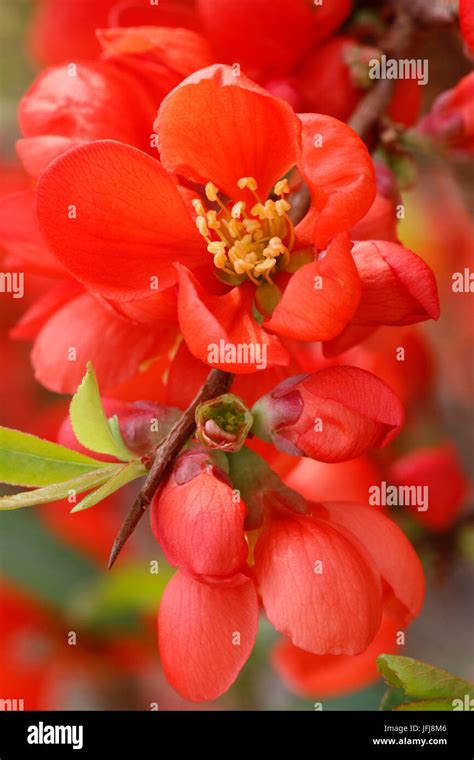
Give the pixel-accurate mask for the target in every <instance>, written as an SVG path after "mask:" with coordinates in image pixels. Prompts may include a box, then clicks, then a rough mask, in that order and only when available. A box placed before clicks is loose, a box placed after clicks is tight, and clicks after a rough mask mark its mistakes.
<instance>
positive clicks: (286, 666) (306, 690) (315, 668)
mask: <svg viewBox="0 0 474 760" xmlns="http://www.w3.org/2000/svg"><path fill="white" fill-rule="evenodd" d="M399 630H400V625H399V624H398V623H397V621H396V620H393V619H392V618H390V617H388V616H387V615H384V616H383V618H382V623H381V626H380V628H379V630H378V632H377V634H376V636H375V638H374V639H373V641H372V642H371V643H370V644H369V646H368V647H367V649H366V650H365V651H364V652H362V654H358V655H356V656H354V657H352V656H350V655H346V654H340V655H332V654H326V655H317V654H312V653H311V652H305V651H304V649H299V648H298V647H295V646H294V644H292V643H291V641H288V640H287V639H286V640H282V641H280V642H279V643H278V644H277V645H276V647H275V648H274V650H273V652H272V663H273V665H274V667H275V670H276V671H277V673H278V675H279V676H280V678H281V679H282V681H283V682H284V683H285V684H286V685H287V686H288V688H289V689H291V691H294V692H296V693H297V694H301V695H302V696H303V697H320V698H322V699H330V698H332V697H338V696H341V695H343V694H347V693H349V692H352V691H355V690H356V689H362V688H364V687H366V686H369V685H370V684H371V683H374V682H375V681H377V680H378V679H379V678H380V673H379V672H378V670H377V666H376V664H375V660H376V658H377V657H378V656H379V654H391V653H394V652H398V651H399V647H398V646H397V643H396V641H397V634H398V633H399Z"/></svg>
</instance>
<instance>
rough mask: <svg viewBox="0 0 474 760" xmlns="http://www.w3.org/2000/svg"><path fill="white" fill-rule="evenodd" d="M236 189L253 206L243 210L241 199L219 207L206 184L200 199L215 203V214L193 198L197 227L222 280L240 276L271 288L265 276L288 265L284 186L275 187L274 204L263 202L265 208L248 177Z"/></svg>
mask: <svg viewBox="0 0 474 760" xmlns="http://www.w3.org/2000/svg"><path fill="white" fill-rule="evenodd" d="M237 184H238V187H239V189H240V190H244V189H247V190H249V191H250V192H251V193H252V194H253V195H254V196H255V198H256V200H257V203H256V204H255V205H254V206H253V207H252V209H251V210H250V211H246V203H245V202H244V201H241V200H240V201H237V202H235V203H233V204H228V205H225V204H224V203H223V202H222V201H221V199H220V198H219V189H218V188H217V187H216V185H214V184H213V183H212V182H208V183H207V184H206V186H205V193H206V197H207V198H208V200H209V201H211V202H212V203H217V204H218V206H219V207H220V210H219V209H217V210H216V209H211V210H209V211H208V210H207V209H206V208H205V206H204V203H203V202H202V201H201V200H200V199H198V198H195V199H194V200H193V201H192V203H193V207H194V208H195V210H196V213H197V218H196V225H197V228H198V230H199V232H200V233H201V235H202V236H203V237H204V238H205V239H206V242H207V250H208V251H209V253H211V254H212V256H213V260H214V266H215V267H216V269H217V270H219V271H220V272H225V273H226V274H228V275H239V276H243V275H245V276H247V277H248V278H249V280H251V281H252V282H253V283H254V284H255V285H259V284H260V283H261V282H262V281H263V280H266V281H267V282H268V283H270V284H271V283H272V280H271V275H273V274H274V273H275V272H276V271H277V270H280V269H281V268H282V267H283V266H285V265H286V264H287V263H288V261H289V258H290V252H291V250H292V248H293V245H294V241H295V232H294V227H293V224H292V222H291V220H290V217H289V216H288V213H287V212H288V211H289V210H290V208H291V205H290V203H288V201H286V200H285V199H284V197H283V196H284V195H285V194H286V193H288V192H289V185H288V182H287V181H286V180H280V181H279V182H277V183H276V185H275V187H274V193H275V195H277V196H278V200H276V201H274V200H272V199H271V198H269V199H267V200H266V201H265V203H263V202H262V200H261V199H260V198H259V197H258V195H257V193H256V190H257V187H258V185H257V182H256V180H255V178H254V177H241V178H240V179H239V181H238V183H237ZM288 236H289V240H288Z"/></svg>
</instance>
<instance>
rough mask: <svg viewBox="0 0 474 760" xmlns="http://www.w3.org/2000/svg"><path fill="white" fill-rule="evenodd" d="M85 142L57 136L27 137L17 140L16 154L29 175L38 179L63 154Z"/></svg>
mask: <svg viewBox="0 0 474 760" xmlns="http://www.w3.org/2000/svg"><path fill="white" fill-rule="evenodd" d="M83 142H84V141H83V140H77V139H74V138H71V137H61V136H56V135H43V136H41V137H26V138H24V139H23V140H17V143H16V152H17V153H18V156H19V158H20V161H21V162H22V164H23V166H24V167H25V170H26V171H27V172H28V174H29V175H30V176H31V177H33V178H34V179H37V178H38V177H39V176H40V174H41V173H42V172H44V170H45V169H46V167H47V166H48V164H50V163H51V161H53V160H54V159H55V158H57V157H58V156H60V155H61V153H65V152H66V151H67V150H70V149H71V148H75V147H76V146H77V145H82V143H83Z"/></svg>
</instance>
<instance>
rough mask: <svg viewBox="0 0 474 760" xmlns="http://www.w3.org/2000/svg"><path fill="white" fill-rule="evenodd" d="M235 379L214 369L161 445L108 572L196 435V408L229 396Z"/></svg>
mask: <svg viewBox="0 0 474 760" xmlns="http://www.w3.org/2000/svg"><path fill="white" fill-rule="evenodd" d="M232 378H233V375H231V374H230V373H229V372H223V371H222V370H220V369H213V370H212V371H211V372H210V373H209V375H208V377H207V380H206V382H205V383H204V385H203V386H202V388H201V390H200V391H199V393H198V394H197V396H196V398H195V399H194V401H193V402H192V403H191V404H190V405H189V406H188V408H187V409H186V411H185V412H183V414H182V416H181V417H180V418H179V420H178V421H177V422H176V423H175V424H174V425H173V427H172V428H171V430H170V432H169V433H168V435H167V436H166V438H164V439H163V441H162V442H161V443H160V445H159V446H158V448H157V449H156V452H155V457H154V460H153V463H152V465H151V468H150V471H149V473H148V476H147V479H146V480H145V482H144V484H143V486H142V488H141V489H140V493H139V494H138V496H137V498H136V499H135V501H134V503H133V505H132V506H131V508H130V510H129V512H128V514H127V517H126V518H125V521H124V523H123V525H122V527H121V528H120V530H119V532H118V534H117V538H116V539H115V541H114V544H113V546H112V551H111V552H110V557H109V563H108V568H109V570H110V568H111V567H112V565H113V564H114V562H115V560H116V559H117V557H118V555H119V554H120V552H121V550H122V548H123V547H124V545H125V542H126V541H127V539H128V538H129V537H130V536H131V534H132V533H133V531H134V530H135V528H136V526H137V524H138V522H139V520H140V519H141V517H142V516H143V514H144V512H145V510H146V509H147V507H148V506H149V505H150V503H151V500H152V499H153V497H154V495H155V493H156V492H157V490H158V488H159V487H160V485H161V484H162V482H163V480H164V478H165V477H166V476H167V475H168V474H169V472H170V470H171V468H172V467H173V464H174V462H175V459H176V457H177V456H178V454H179V453H180V451H181V449H182V448H183V446H184V444H185V443H186V441H187V440H188V438H189V437H190V436H191V435H192V434H193V432H194V430H195V427H196V423H195V419H194V413H195V411H196V407H197V406H198V405H199V404H201V403H202V402H203V401H208V400H209V399H212V398H215V397H216V396H220V395H221V394H222V393H226V392H227V391H228V390H229V388H230V385H231V383H232Z"/></svg>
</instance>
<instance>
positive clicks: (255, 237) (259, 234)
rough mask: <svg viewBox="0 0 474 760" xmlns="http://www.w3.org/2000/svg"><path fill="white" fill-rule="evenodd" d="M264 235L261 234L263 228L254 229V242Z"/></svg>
mask: <svg viewBox="0 0 474 760" xmlns="http://www.w3.org/2000/svg"><path fill="white" fill-rule="evenodd" d="M264 237H265V235H264V234H263V230H262V229H258V230H256V231H255V232H254V233H253V239H254V240H255V242H256V243H258V242H259V241H260V240H262V238H264Z"/></svg>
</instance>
